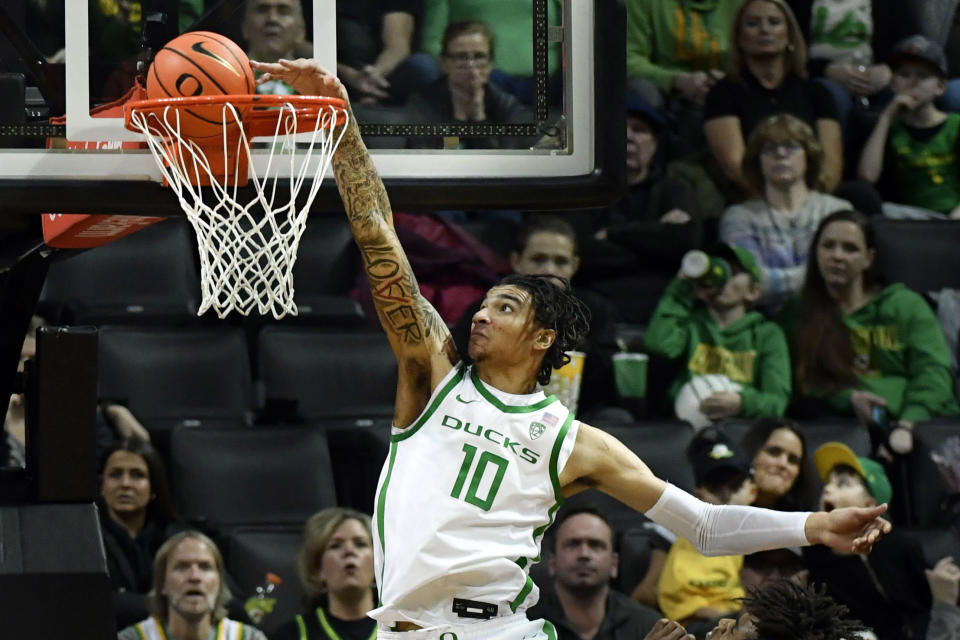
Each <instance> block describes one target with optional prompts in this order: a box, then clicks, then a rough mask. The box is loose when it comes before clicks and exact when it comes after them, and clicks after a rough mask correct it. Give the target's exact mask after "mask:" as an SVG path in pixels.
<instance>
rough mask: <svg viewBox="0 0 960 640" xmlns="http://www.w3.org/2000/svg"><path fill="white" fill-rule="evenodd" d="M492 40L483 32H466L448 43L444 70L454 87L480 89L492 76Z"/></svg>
mask: <svg viewBox="0 0 960 640" xmlns="http://www.w3.org/2000/svg"><path fill="white" fill-rule="evenodd" d="M492 68H493V64H492V62H491V60H490V42H489V41H488V40H487V38H486V36H484V35H483V34H482V33H465V34H463V35H460V36H457V37H456V38H453V39H451V40H450V42H448V43H447V50H446V52H445V53H444V54H443V70H444V71H445V72H446V74H447V76H448V78H449V80H450V84H451V86H452V87H453V88H454V89H461V90H464V91H471V92H472V91H478V90H480V89H481V88H483V85H485V84H486V83H487V79H489V77H490V71H491V70H492Z"/></svg>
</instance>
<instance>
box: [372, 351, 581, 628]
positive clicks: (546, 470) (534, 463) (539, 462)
mask: <svg viewBox="0 0 960 640" xmlns="http://www.w3.org/2000/svg"><path fill="white" fill-rule="evenodd" d="M578 427H579V423H578V422H576V421H575V420H574V419H573V415H572V414H571V413H570V412H569V411H568V410H567V409H566V407H564V406H563V405H562V404H561V403H560V402H559V401H558V400H557V399H556V398H554V397H553V396H549V397H547V396H545V395H544V394H543V392H542V391H539V392H537V393H534V394H529V395H513V394H508V393H503V392H502V391H499V390H497V389H494V388H492V387H490V386H487V385H485V384H484V383H483V382H482V381H481V380H480V379H479V378H478V377H477V375H476V371H475V369H474V368H473V367H467V366H465V365H463V364H460V365H458V366H457V367H454V369H453V370H452V371H451V372H450V373H449V374H448V375H447V376H446V377H445V378H444V379H443V381H442V382H441V383H440V385H438V387H437V389H436V390H435V391H434V393H433V396H432V397H431V398H430V401H429V403H428V404H427V408H426V409H425V410H424V412H423V413H422V414H421V415H420V417H419V418H417V420H416V421H415V422H414V423H413V424H412V425H411V426H409V427H408V428H406V429H402V430H401V429H396V428H395V429H393V435H392V438H391V444H390V455H389V457H388V459H387V462H386V464H385V465H384V467H383V470H382V471H381V473H380V483H379V486H378V488H377V509H376V514H375V517H374V559H375V564H376V574H377V585H378V587H379V592H380V602H381V605H380V607H379V608H377V609H374V610H373V611H371V612H370V613H369V615H370V616H371V617H373V618H375V619H376V620H377V621H378V622H379V623H380V624H381V627H382V628H385V629H386V628H389V627H391V626H392V625H393V624H394V623H395V622H397V621H401V620H403V621H408V622H414V623H416V624H419V625H420V626H424V627H429V626H435V625H442V624H457V625H463V624H470V623H473V622H478V621H479V620H477V619H475V618H461V617H458V616H457V614H456V613H454V612H453V599H454V598H459V599H466V600H474V601H479V602H484V603H489V604H493V605H496V606H497V615H498V616H507V615H511V614H514V613H518V612H522V611H523V610H525V609H526V608H527V607H529V606H531V605H533V604H534V603H536V601H537V598H538V597H539V591H538V589H537V587H536V585H534V584H533V581H532V580H531V579H530V576H529V571H530V565H531V564H534V563H536V562H537V561H539V559H540V540H541V538H542V537H543V533H544V532H545V531H546V529H547V527H548V526H550V524H551V523H552V522H553V518H554V515H555V514H556V510H557V508H558V507H559V506H560V502H561V501H562V496H561V493H560V479H559V476H560V471H561V470H562V469H563V467H564V465H565V464H566V462H567V459H568V458H569V457H570V454H571V453H572V452H573V445H574V442H575V441H576V437H577V429H578Z"/></svg>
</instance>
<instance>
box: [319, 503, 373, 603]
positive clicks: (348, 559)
mask: <svg viewBox="0 0 960 640" xmlns="http://www.w3.org/2000/svg"><path fill="white" fill-rule="evenodd" d="M373 577H374V576H373V547H372V546H371V543H370V534H369V533H368V532H367V529H366V527H364V526H363V525H362V524H361V523H360V522H359V521H358V520H355V519H353V518H350V519H348V520H344V521H343V522H342V523H341V524H340V526H339V527H337V529H336V530H335V531H334V532H333V536H331V537H330V541H329V542H327V548H326V549H325V550H324V552H323V556H321V558H320V567H319V578H320V579H321V580H322V581H323V583H324V584H325V585H326V586H327V591H328V592H329V593H330V594H331V595H333V596H338V595H346V594H347V593H350V592H361V591H363V590H366V589H369V588H370V585H372V584H373Z"/></svg>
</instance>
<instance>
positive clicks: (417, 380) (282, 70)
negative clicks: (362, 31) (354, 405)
mask: <svg viewBox="0 0 960 640" xmlns="http://www.w3.org/2000/svg"><path fill="white" fill-rule="evenodd" d="M251 65H252V66H253V67H254V68H255V69H257V70H259V71H262V72H264V73H263V75H262V76H261V77H260V78H259V81H260V82H266V81H268V80H271V79H275V78H276V79H280V80H283V81H284V82H286V83H287V84H289V85H290V86H291V87H293V88H294V89H296V90H297V91H298V92H299V93H301V94H305V95H320V96H329V97H334V98H341V99H343V100H346V101H347V104H349V97H348V95H347V90H346V89H345V88H344V86H343V84H342V83H341V82H340V80H338V79H337V77H336V76H334V75H333V74H331V73H329V72H327V71H326V70H325V69H324V68H323V67H322V66H321V65H320V64H318V63H317V62H316V61H314V60H305V59H300V60H281V61H279V62H278V63H270V64H268V63H259V62H251ZM332 166H333V173H334V176H335V177H336V180H337V187H338V189H339V190H340V197H341V198H342V199H343V205H344V208H345V209H346V212H347V219H348V220H349V221H350V228H351V230H352V231H353V237H354V240H356V242H357V246H359V247H360V253H361V255H362V257H363V264H364V269H365V271H366V274H367V281H368V282H369V283H370V291H371V293H372V295H373V302H374V304H375V306H376V308H377V315H378V316H379V318H380V324H381V325H382V326H383V329H384V331H386V333H387V338H388V339H389V340H390V345H391V347H392V348H393V352H394V354H395V355H396V357H397V363H398V365H399V380H398V385H397V403H396V409H395V414H394V424H395V425H396V426H398V427H405V426H408V425H409V424H410V423H412V422H413V420H414V419H415V418H416V417H417V416H418V415H419V414H420V413H421V411H422V410H423V409H424V407H426V404H427V401H428V400H429V398H430V394H431V393H432V391H433V389H434V388H435V387H436V386H437V384H439V382H440V381H441V380H442V379H443V377H444V376H445V375H446V374H447V373H448V372H449V371H450V368H451V367H452V366H453V364H455V363H456V362H457V361H458V360H459V357H458V356H457V354H456V348H455V347H454V345H453V340H452V338H451V337H450V332H449V330H448V329H447V326H446V324H445V323H444V322H443V319H442V318H441V317H440V314H438V313H437V311H436V309H434V308H433V305H431V304H430V303H429V302H428V301H427V300H426V299H425V298H424V297H423V296H422V295H420V288H419V286H418V285H417V280H416V278H415V277H414V275H413V270H412V269H411V267H410V263H409V261H408V260H407V256H406V255H405V254H404V251H403V248H402V247H401V246H400V242H399V240H398V239H397V234H396V231H395V229H394V226H393V212H392V210H391V208H390V200H389V198H388V197H387V191H386V189H385V188H384V186H383V181H382V180H381V179H380V176H379V175H378V174H377V169H376V165H374V163H373V160H372V158H371V157H370V154H369V153H368V151H367V147H366V145H365V144H364V143H363V139H362V138H361V137H360V129H359V127H358V126H357V123H356V120H355V119H354V118H353V116H352V113H351V117H350V122H349V123H348V124H347V128H346V131H344V132H343V137H342V138H341V140H340V145H339V147H337V150H336V152H335V153H334V155H333V160H332Z"/></svg>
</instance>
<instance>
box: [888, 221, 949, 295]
mask: <svg viewBox="0 0 960 640" xmlns="http://www.w3.org/2000/svg"><path fill="white" fill-rule="evenodd" d="M873 228H874V232H875V234H876V245H877V266H878V268H879V270H880V273H881V274H882V276H883V277H884V278H885V279H886V281H887V282H902V283H904V284H905V285H907V286H908V287H910V288H911V289H913V290H914V291H918V292H924V293H925V292H928V291H939V290H940V289H943V288H945V287H952V288H957V287H960V251H957V247H960V225H958V224H957V223H956V221H953V220H892V219H890V218H884V217H882V216H876V217H874V218H873Z"/></svg>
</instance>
